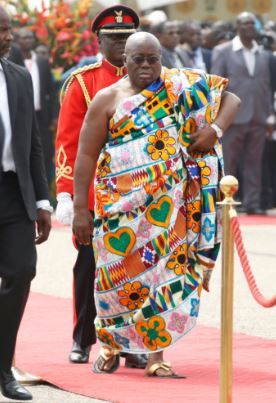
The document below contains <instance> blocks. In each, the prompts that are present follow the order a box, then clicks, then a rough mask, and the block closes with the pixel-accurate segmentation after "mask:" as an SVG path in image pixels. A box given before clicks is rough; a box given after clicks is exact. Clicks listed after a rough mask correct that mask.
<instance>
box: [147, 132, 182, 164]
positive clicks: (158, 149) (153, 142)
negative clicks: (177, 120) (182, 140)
mask: <svg viewBox="0 0 276 403" xmlns="http://www.w3.org/2000/svg"><path fill="white" fill-rule="evenodd" d="M148 141H149V143H150V144H149V145H148V146H147V151H148V153H149V154H150V155H151V158H152V159H153V160H154V161H156V160H159V159H160V158H161V159H162V160H163V161H167V160H168V159H169V158H170V156H171V155H173V154H175V152H176V149H175V147H173V144H175V139H174V138H173V137H170V136H169V133H168V132H167V131H166V130H161V129H159V130H157V131H156V133H155V134H154V135H151V136H149V138H148Z"/></svg>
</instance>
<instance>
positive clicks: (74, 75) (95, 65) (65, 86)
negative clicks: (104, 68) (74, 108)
mask: <svg viewBox="0 0 276 403" xmlns="http://www.w3.org/2000/svg"><path fill="white" fill-rule="evenodd" d="M101 65H102V62H99V63H93V64H88V65H87V66H83V67H79V68H78V69H76V70H74V71H73V72H72V73H71V74H70V76H69V77H68V78H67V79H66V80H65V81H64V83H63V85H62V87H61V90H60V96H59V102H60V105H61V104H62V102H63V99H64V97H65V94H66V92H67V91H68V88H69V87H70V85H71V84H72V82H73V81H74V79H75V78H76V79H77V80H78V82H79V84H80V86H81V88H82V90H83V94H84V97H85V101H86V104H87V106H88V105H89V104H90V102H91V99H90V97H89V94H88V91H87V88H86V86H85V83H84V80H83V78H82V73H85V72H86V71H89V70H94V69H97V68H99V67H100V66H101Z"/></svg>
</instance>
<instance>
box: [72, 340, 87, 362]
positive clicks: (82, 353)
mask: <svg viewBox="0 0 276 403" xmlns="http://www.w3.org/2000/svg"><path fill="white" fill-rule="evenodd" d="M90 350H91V346H87V347H82V346H80V345H79V344H78V343H77V342H76V341H74V342H73V346H72V350H71V351H70V353H69V361H70V362H72V363H73V364H85V363H87V362H88V360H89V353H90Z"/></svg>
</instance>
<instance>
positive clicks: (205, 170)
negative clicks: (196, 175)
mask: <svg viewBox="0 0 276 403" xmlns="http://www.w3.org/2000/svg"><path fill="white" fill-rule="evenodd" d="M198 166H199V167H200V169H201V183H202V185H203V186H207V185H209V183H210V175H211V168H210V167H208V166H207V165H206V161H204V160H201V161H199V162H198Z"/></svg>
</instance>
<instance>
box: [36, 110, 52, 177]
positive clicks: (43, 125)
mask: <svg viewBox="0 0 276 403" xmlns="http://www.w3.org/2000/svg"><path fill="white" fill-rule="evenodd" d="M36 119H37V123H38V127H39V133H40V138H41V144H42V149H43V157H44V164H45V169H46V176H47V181H48V184H49V185H50V183H51V179H53V178H52V169H53V160H54V154H55V147H54V138H53V132H52V131H51V130H50V128H49V125H48V124H47V122H45V119H43V113H42V112H41V111H36Z"/></svg>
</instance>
